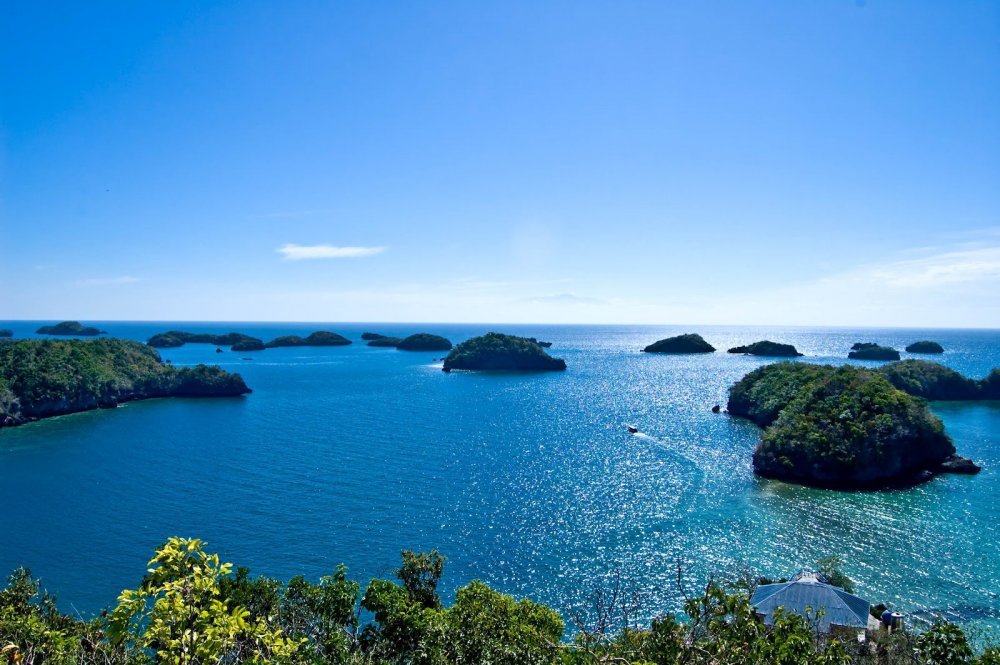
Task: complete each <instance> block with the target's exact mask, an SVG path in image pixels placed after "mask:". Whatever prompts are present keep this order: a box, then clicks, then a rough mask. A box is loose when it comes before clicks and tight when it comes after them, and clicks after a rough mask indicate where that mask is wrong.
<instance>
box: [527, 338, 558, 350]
mask: <svg viewBox="0 0 1000 665" xmlns="http://www.w3.org/2000/svg"><path fill="white" fill-rule="evenodd" d="M526 339H528V340H529V341H531V342H534V343H535V344H537V345H538V346H540V347H542V348H543V349H547V348H549V347H550V346H552V342H541V341H539V340H537V339H535V338H534V337H528V338H526Z"/></svg>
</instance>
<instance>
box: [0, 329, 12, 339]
mask: <svg viewBox="0 0 1000 665" xmlns="http://www.w3.org/2000/svg"><path fill="white" fill-rule="evenodd" d="M13 336H14V331H13V330H11V329H10V328H0V337H13Z"/></svg>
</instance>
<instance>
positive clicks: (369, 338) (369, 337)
mask: <svg viewBox="0 0 1000 665" xmlns="http://www.w3.org/2000/svg"><path fill="white" fill-rule="evenodd" d="M385 337H388V335H382V334H380V333H373V332H363V333H361V339H363V340H365V341H366V342H371V341H374V340H376V339H383V338H385Z"/></svg>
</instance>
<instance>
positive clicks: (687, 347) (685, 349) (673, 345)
mask: <svg viewBox="0 0 1000 665" xmlns="http://www.w3.org/2000/svg"><path fill="white" fill-rule="evenodd" d="M643 351H644V352H646V353H712V352H713V351H715V347H714V346H712V345H711V344H709V343H708V342H706V341H705V340H704V339H702V337H701V335H697V334H687V335H677V336H676V337H668V338H666V339H661V340H659V341H658V342H653V343H652V344H650V345H649V346H647V347H646V348H645V349H643Z"/></svg>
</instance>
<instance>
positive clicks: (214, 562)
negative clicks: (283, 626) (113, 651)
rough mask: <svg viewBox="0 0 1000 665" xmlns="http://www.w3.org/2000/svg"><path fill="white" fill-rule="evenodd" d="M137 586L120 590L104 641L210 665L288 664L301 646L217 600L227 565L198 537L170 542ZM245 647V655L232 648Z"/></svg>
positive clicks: (182, 662) (179, 662) (178, 662)
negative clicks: (241, 664)
mask: <svg viewBox="0 0 1000 665" xmlns="http://www.w3.org/2000/svg"><path fill="white" fill-rule="evenodd" d="M149 565H150V566H151V567H150V569H149V575H148V576H147V577H146V579H145V580H144V581H143V584H142V586H140V588H138V589H135V590H125V591H123V592H122V594H121V596H119V598H118V606H117V607H116V608H115V610H114V612H113V613H112V615H111V620H110V622H109V628H110V630H109V637H110V638H111V640H112V641H113V642H115V643H119V644H123V643H124V644H134V645H136V646H138V647H141V648H144V649H151V650H153V651H155V653H156V657H157V661H158V662H160V663H164V662H165V663H173V664H174V665H188V664H191V665H209V664H211V663H221V662H223V661H224V660H228V661H232V660H234V659H236V658H234V656H237V655H239V656H241V657H240V658H238V660H247V661H249V662H255V663H256V662H265V661H267V662H275V663H284V662H291V661H292V660H293V657H294V656H295V655H296V652H297V651H298V648H299V646H300V642H298V641H295V640H290V639H287V638H285V637H283V636H282V635H281V632H280V631H279V630H272V629H271V628H270V627H269V626H268V625H267V624H266V622H265V621H263V620H260V619H258V620H257V621H256V622H251V621H248V619H249V616H250V613H249V612H248V611H247V609H246V608H244V607H241V606H234V607H229V606H228V605H227V604H226V602H225V601H224V600H223V599H222V597H221V590H220V579H221V578H222V577H223V576H225V575H228V574H229V572H230V570H231V568H232V566H231V564H228V563H220V562H219V555H218V554H207V553H205V551H204V550H203V549H202V542H201V541H200V540H197V539H186V538H171V539H169V540H168V541H167V542H166V544H164V545H163V547H161V548H160V549H159V550H157V552H156V556H154V557H153V559H152V560H151V561H150V562H149ZM246 645H249V647H250V649H249V653H246V654H239V653H238V650H237V647H238V646H246Z"/></svg>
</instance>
